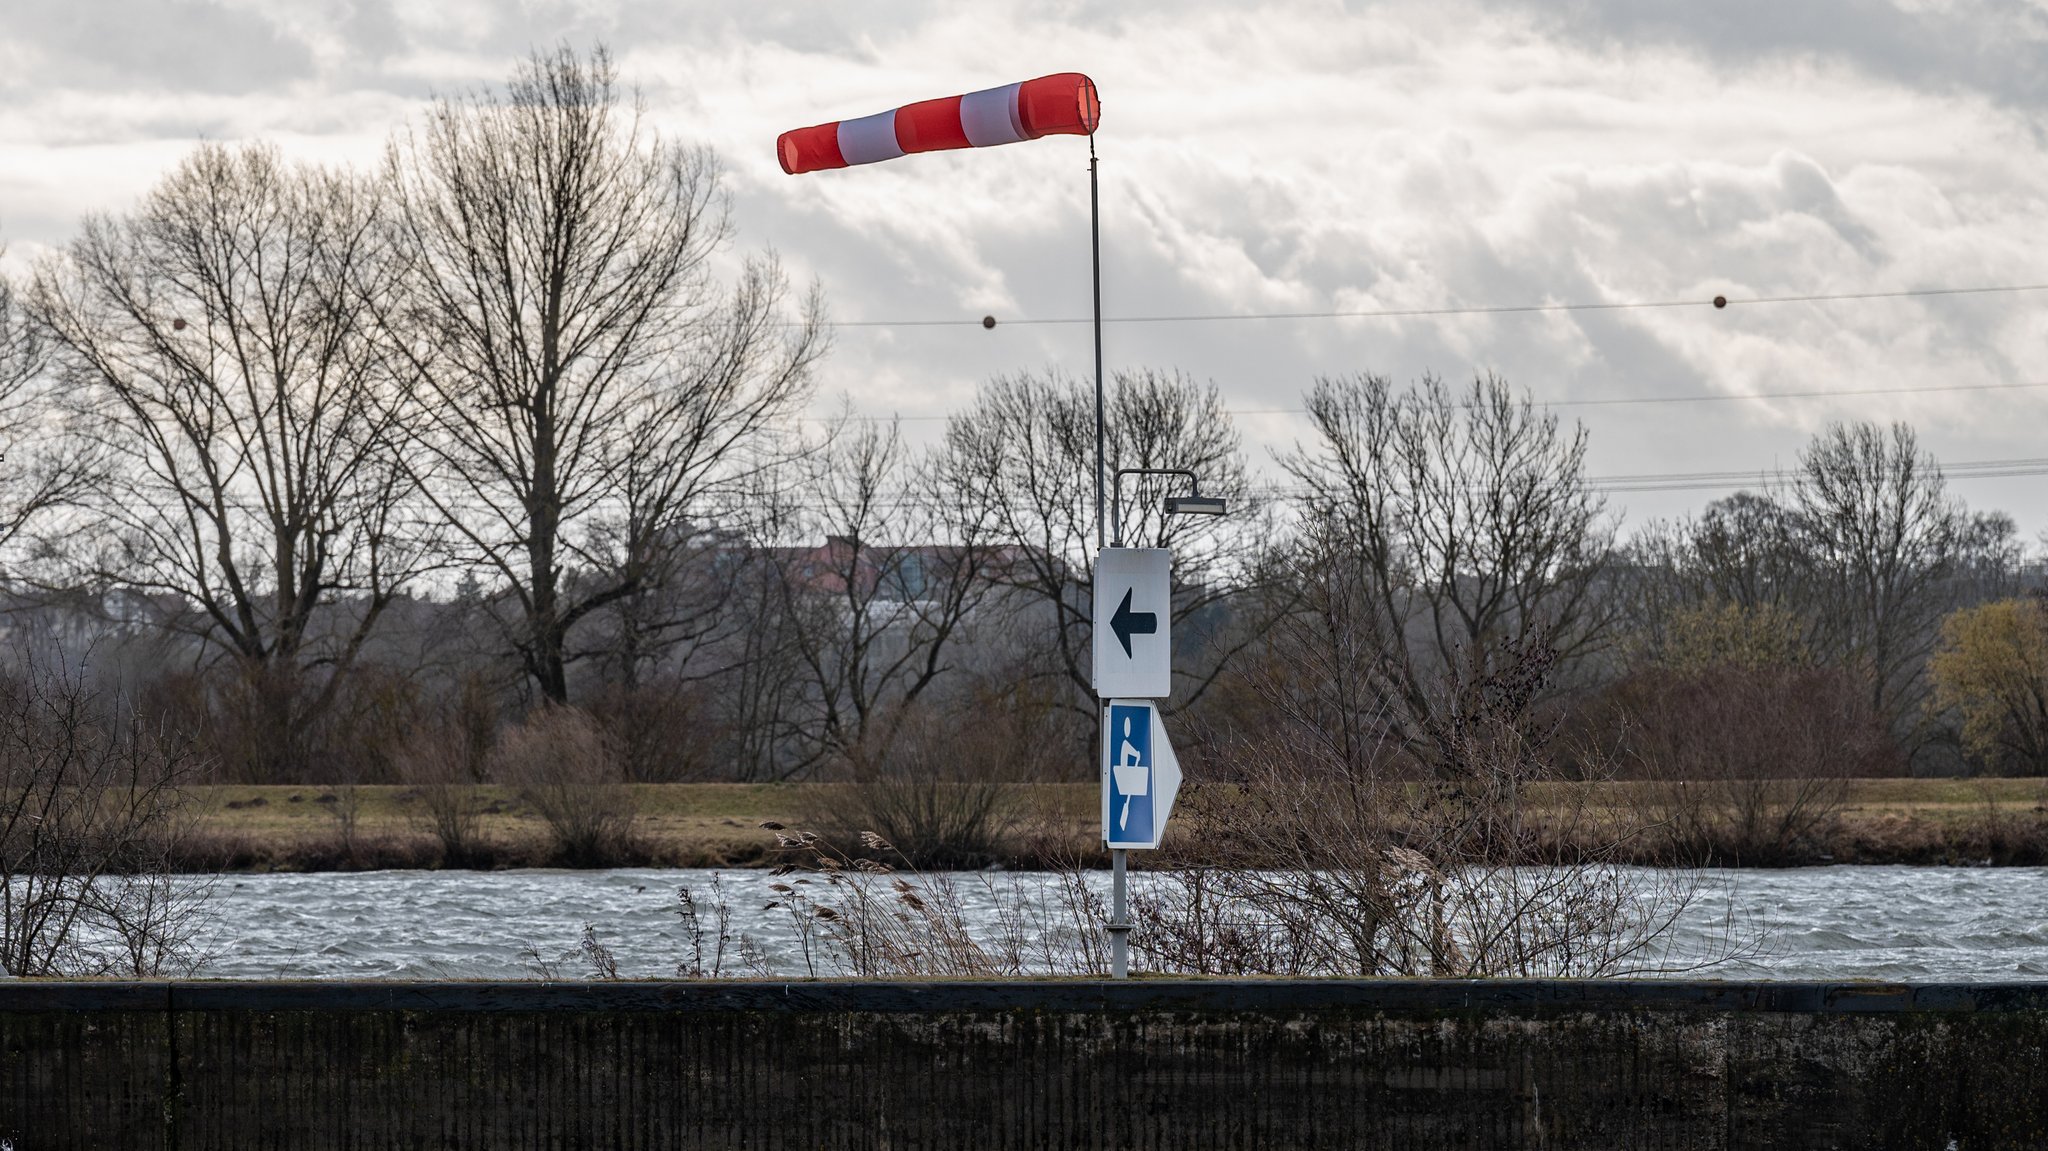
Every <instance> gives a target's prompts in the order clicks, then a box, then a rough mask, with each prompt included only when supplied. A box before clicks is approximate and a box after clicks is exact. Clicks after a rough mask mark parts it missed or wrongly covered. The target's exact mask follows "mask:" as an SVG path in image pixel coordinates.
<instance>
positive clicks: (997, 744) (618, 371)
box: [0, 50, 2048, 834]
mask: <svg viewBox="0 0 2048 1151" xmlns="http://www.w3.org/2000/svg"><path fill="white" fill-rule="evenodd" d="M727 195H728V193H727V190H726V188H725V185H724V183H723V181H722V179H721V176H720V173H719V168H718V166H717V163H716V161H715V159H714V158H713V157H712V156H710V155H708V154H706V153H704V152H702V151H696V150H692V149H689V148H686V147H683V146H681V145H679V144H676V143H674V142H672V141H667V140H664V139H661V138H659V137H658V136H656V135H655V134H654V133H653V132H652V131H651V129H649V128H648V127H647V126H646V125H645V124H644V123H643V122H642V121H641V119H640V117H639V115H638V112H637V108H636V107H635V105H634V104H633V103H632V102H631V101H630V100H628V99H625V98H624V97H622V95H621V92H620V90H619V87H618V82H617V80H616V78H615V76H614V74H613V70H612V67H611V64H610V61H609V59H608V58H607V57H606V56H605V55H604V53H603V52H602V51H599V52H597V53H595V54H593V55H590V56H588V57H583V56H578V55H576V54H574V53H571V52H568V51H566V50H564V51H561V52H558V53H555V54H552V55H546V56H536V57H535V58H533V59H532V60H530V61H529V62H527V64H526V65H525V66H523V67H522V68H521V69H520V70H519V71H518V72H517V73H516V75H515V76H514V77H513V79H512V80H511V82H510V83H509V84H508V85H507V86H506V88H505V89H504V90H503V91H500V92H495V93H478V94H475V95H470V96H461V97H451V98H447V99H443V100H441V101H439V102H437V103H436V104H435V105H434V106H433V107H432V109H431V110H430V111H429V112H428V113H427V114H426V115H425V116H424V117H423V118H422V119H421V120H420V121H419V122H417V123H415V124H413V125H411V126H409V127H407V128H405V129H403V130H401V131H399V132H398V133H397V134H396V135H395V136H394V137H393V139H392V140H391V142H390V145H389V148H388V149H387V152H386V155H385V158H384V160H383V162H382V164H381V165H380V166H378V167H377V168H376V169H375V170H373V171H357V170H351V169H339V168H328V167H321V166H317V165H309V164H301V163H297V162H293V161H290V160H287V159H286V158H285V157H283V156H282V155H281V154H280V153H279V152H278V151H277V150H276V149H274V148H271V147H268V146H264V145H247V146H240V147H230V146H226V145H216V144H207V145H202V146H200V147H198V148H197V149H195V150H194V151H193V152H192V153H191V154H190V155H189V156H187V157H186V158H185V159H184V160H183V161H182V162H181V163H180V164H179V165H178V166H177V167H176V169H175V170H173V171H172V172H171V173H170V174H169V175H168V176H166V177H165V179H164V180H163V181H162V182H161V183H160V184H159V185H158V186H157V187H156V188H155V189H154V190H153V191H152V192H151V193H150V194H149V195H148V196H147V197H145V198H144V200H143V201H142V202H141V203H140V204H139V205H138V206H137V207H136V208H135V209H134V210H132V211H131V212H128V213H125V214H120V215H111V216H96V217H92V218H90V219H88V220H87V221H86V223H85V224H84V225H83V227H82V228H81V230H80V233H79V235H78V236H77V237H76V238H75V239H74V240H73V241H72V242H71V243H70V244H69V246H68V247H66V248H65V249H64V250H63V251H61V252H59V253H56V254H54V255H53V256H51V257H50V258H47V259H44V260H42V261H40V262H38V263H37V264H36V265H35V267H34V268H33V270H32V272H31V273H30V274H29V275H28V276H27V277H26V279H25V280H24V281H23V282H21V283H19V284H13V285H6V286H5V287H0V292H4V294H0V421H4V426H0V435H4V437H5V441H6V444H7V450H6V457H5V464H4V468H5V473H4V476H0V499H4V501H5V507H4V509H0V546H4V547H5V548H6V550H7V554H8V556H9V559H8V565H7V570H6V587H5V593H6V595H7V597H8V600H9V604H8V606H9V609H10V610H9V612H8V614H7V615H6V617H5V620H6V626H7V628H8V629H9V632H10V636H11V639H12V641H13V643H12V647H13V650H14V651H15V652H16V653H17V659H19V660H21V661H25V663H26V664H37V665H40V666H43V667H46V668H47V667H52V666H61V667H66V668H72V669H77V668H85V669H88V670H89V673H90V676H91V678H92V679H93V680H94V681H95V682H96V683H98V684H100V685H101V686H102V688H103V689H106V688H111V689H113V690H112V691H111V692H103V696H102V698H107V699H114V698H118V699H119V700H120V701H121V703H120V705H119V706H121V707H123V708H126V709H129V710H131V711H132V712H134V713H135V714H139V715H142V716H146V717H150V718H151V719H152V720H154V721H159V722H161V723H162V724H163V725H165V727H166V728H167V729H170V730H175V731H177V732H180V733H184V734H186V735H188V736H189V737H190V738H191V739H193V740H195V741H196V743H197V746H198V748H199V750H200V751H201V752H202V753H203V755H204V759H205V762H207V763H208V764H210V765H211V766H210V769H209V770H210V771H211V772H212V773H213V776H214V778H217V779H219V780H223V781H235V782H312V783H333V782H344V783H345V782H357V783H370V782H412V783H420V784H430V785H438V784H447V783H453V782H460V781H466V780H473V781H481V780H486V779H493V778H498V779H505V778H507V777H508V776H509V775H511V774H519V773H522V772H524V773H528V774H531V773H532V772H534V771H536V770H540V769H538V768H535V767H534V766H533V765H536V764H539V765H542V766H543V767H551V769H552V770H555V771H557V772H566V771H573V772H576V773H580V774H581V775H582V776H583V777H586V778H588V779H589V780H591V781H598V780H642V781H678V780H710V779H717V780H785V779H817V778H845V777H849V776H851V777H868V778H873V777H877V776H888V775H892V774H895V775H905V776H914V777H917V778H928V779H947V778H951V779H976V778H1002V779H1074V778H1085V777H1087V776H1089V775H1090V774H1091V773H1092V771H1093V767H1092V762H1093V753H1092V750H1091V747H1090V740H1091V739H1092V724H1093V719H1092V703H1091V697H1090V695H1089V693H1088V685H1087V669H1088V663H1089V645H1090V642H1091V636H1090V631H1089V611H1090V606H1089V605H1090V586H1089V563H1090V556H1091V555H1092V552H1093V550H1094V536H1095V531H1096V515H1097V509H1096V508H1095V506H1094V469H1093V452H1094V445H1095V436H1094V400H1093V395H1092V388H1091V387H1090V385H1089V384H1088V382H1087V381H1082V380H1076V379H1072V378H1067V377H1063V376H1061V375H1059V374H1058V373H1053V372H1039V373H1028V372H1027V373H1020V374H1016V375H1012V376H1007V377H1002V378H998V379H995V380H991V381H989V382H987V383H986V384H984V385H983V386H982V388H981V389H980V391H979V393H978V395H977V398H976V399H975V401H974V403H973V404H972V405H970V406H969V407H968V408H967V409H966V410H964V411H961V412H959V413H956V414H955V415H953V416H952V417H950V418H949V419H948V421H947V424H946V427H945V430H944V433H943V435H942V436H940V437H938V439H937V440H936V441H935V442H933V443H931V444H930V445H927V446H913V445H910V444H908V443H906V442H905V441H904V439H903V438H902V436H901V435H900V433H899V431H898V429H897V428H896V427H895V426H894V425H892V424H889V423H886V422H875V421H869V420H863V419H858V418H854V417H851V416H848V417H845V418H842V419H840V420H838V421H835V422H833V423H831V424H830V425H829V426H826V427H823V428H819V427H817V426H816V425H811V424H807V423H805V421H804V419H803V416H804V413H805V412H807V411H808V410H809V408H810V404H811V402H812V400H813V398H814V397H813V391H814V373H815V370H816V368H817V365H818V363H819V361H820V358H821V357H822V356H823V355H824V354H825V353H826V351H827V340H826V336H825V333H826V328H825V326H824V325H823V322H822V317H823V302H822V300H821V299H820V298H819V296H818V294H817V293H816V292H815V291H812V292H810V293H808V294H805V293H800V292H792V291H791V289H790V288H789V287H788V285H787V283H786V280H785V277H784V276H783V275H782V273H781V272H780V270H779V269H778V267H777V266H776V264H775V262H774V260H773V259H772V258H771V257H767V256H740V255H736V254H735V253H734V252H733V249H732V244H731V240H732V236H731V228H730V224H729V220H728V217H727ZM1307 408H1308V413H1309V423H1310V429H1311V430H1310V432H1309V434H1308V435H1307V436H1306V437H1305V439H1304V440H1303V441H1302V443H1301V445H1300V446H1299V447H1297V448H1296V449H1294V450H1293V451H1291V452H1288V453H1286V454H1284V455H1283V456H1281V457H1280V458H1279V459H1278V460H1277V461H1276V464H1277V472H1276V475H1277V481H1276V482H1255V481H1254V479H1253V475H1254V468H1253V465H1252V462H1251V461H1250V460H1249V459H1248V457H1247V453H1246V451H1245V449H1244V447H1243V445H1242V442H1241V439H1240V437H1239V435H1238V433H1237V432H1236V430H1235V429H1234V427H1233V425H1232V421H1231V417H1230V415H1229V413H1228V412H1227V411H1226V410H1225V409H1224V407H1223V405H1222V402H1221V399H1220V396H1219V394H1218V392H1217V391H1216V389H1215V388H1214V387H1213V386H1209V385H1204V384H1201V383H1199V382H1197V381H1195V380H1193V379H1191V378H1189V377H1187V376H1185V375H1182V374H1179V373H1176V372H1172V371H1166V370H1137V371H1129V372H1124V373H1119V374H1118V375H1117V376H1116V377H1115V378H1114V380H1113V381H1112V382H1111V386H1110V388H1109V410H1108V434H1109V441H1108V447H1107V450H1108V457H1109V466H1110V467H1111V468H1112V469H1114V468H1119V467H1151V468H1181V469H1188V470H1192V471H1194V472H1196V473H1197V474H1199V475H1200V477H1201V482H1202V487H1203V490H1204V491H1205V492H1206V493H1214V494H1217V495H1221V496H1223V497H1225V498H1226V499H1228V500H1229V501H1230V505H1231V513H1230V515H1228V516H1226V517H1224V518H1221V519H1210V518H1202V517H1169V516H1166V515H1164V514H1163V513H1162V510H1161V500H1162V497H1163V496H1165V495H1168V494H1176V493H1177V489H1174V488H1172V487H1171V486H1169V485H1167V484H1165V483H1163V482H1158V481H1155V480H1153V479H1149V478H1148V479H1146V480H1144V481H1142V482H1138V483H1133V484H1128V485H1126V488H1125V491H1124V493H1123V497H1124V498H1123V500H1122V504H1121V510H1122V516H1121V519H1122V532H1123V535H1124V537H1125V539H1126V540H1127V541H1128V542H1132V543H1138V544H1143V545H1146V546H1161V547H1170V548H1172V549H1173V550H1174V554H1175V580H1176V589H1177V590H1176V599H1177V603H1176V621H1175V639H1176V647H1177V653H1176V658H1177V660H1178V668H1177V673H1178V677H1179V678H1178V688H1177V692H1176V695H1175V697H1174V699H1173V701H1172V703H1173V707H1174V709H1175V711H1176V713H1177V717H1178V718H1177V720H1176V722H1177V724H1178V726H1179V730H1180V731H1182V732H1184V733H1185V737H1186V740H1187V742H1188V744H1189V747H1190V752H1191V754H1192V755H1194V756H1196V757H1197V758H1201V757H1204V756H1206V757H1207V763H1208V767H1209V769H1210V770H1211V772H1212V774H1213V775H1215V776H1216V777H1227V776H1228V775H1229V773H1230V772H1231V771H1232V770H1233V764H1236V763H1238V762H1240V761H1243V760H1246V759H1248V758H1256V755H1255V754H1254V752H1255V750H1256V749H1258V748H1264V749H1266V750H1268V751H1270V750H1272V748H1274V747H1276V746H1279V743H1276V742H1275V741H1281V742H1285V743H1286V745H1287V746H1288V747H1290V748H1292V749H1293V750H1292V751H1291V752H1290V754H1300V755H1306V756H1310V757H1311V758H1316V759H1317V760H1318V762H1321V763H1324V764H1325V765H1326V766H1328V767H1330V768H1332V769H1333V770H1336V771H1339V772H1343V773H1349V774H1351V775H1353V776H1354V777H1364V776H1384V775H1386V774H1387V773H1389V772H1391V773H1393V774H1394V775H1395V776H1398V777H1401V778H1411V779H1417V778H1431V777H1436V778H1443V779H1452V778H1464V777H1468V776H1469V774H1470V765H1471V764H1472V763H1473V762H1476V761H1477V760H1482V759H1483V760H1487V761H1488V762H1495V761H1500V756H1498V755H1495V754H1493V752H1497V751H1498V750H1499V749H1500V748H1501V747H1502V746H1503V741H1507V742H1509V743H1512V745H1513V748H1514V750H1513V753H1512V754H1511V755H1509V756H1507V760H1509V761H1517V762H1519V760H1520V759H1524V758H1529V757H1536V758H1540V759H1541V761H1542V762H1543V763H1544V764H1546V765H1548V767H1547V768H1546V772H1548V773H1550V774H1554V773H1555V772H1557V771H1562V772H1563V773H1565V774H1571V773H1580V774H1586V775H1594V774H1600V775H1611V774H1621V775H1647V776H1656V777H1665V778H1669V777H1674V776H1683V777H1686V778H1701V777H1713V778H1744V779H1758V778H1777V777H1786V776H1801V775H1823V776H1829V777H1837V776H1842V775H1851V774H1885V773H1903V772H1908V771H1913V772H1923V773H1957V772H1965V771H1999V772H2035V773H2038V772H2042V771H2044V770H2048V715H2044V709H2043V705H2042V704H2040V702H2039V701H2040V700H2041V699H2042V698H2044V697H2048V621H2044V618H2043V616H2042V613H2041V610H2040V608H2039V607H2038V606H2037V605H2036V604H2035V601H2033V600H2030V599H2025V598H2022V593H2023V592H2024V591H2025V590H2026V587H2027V584H2028V581H2027V572H2028V568H2027V567H2026V564H2025V555H2024V549H2023V548H2022V546H2021V545H2020V543H2019V542H2018V540H2017V539H2016V538H2015V531H2014V526H2013V523H2012V521H2011V520H2010V519H2008V518H2006V517H2004V516H2000V515H1996V514H1984V513H1973V512H1970V511H1969V510H1967V509H1966V508H1965V507H1964V506H1963V505H1962V503H1961V502H1960V501H1959V500H1957V499H1956V498H1955V497H1954V496H1953V495H1952V494H1951V493H1950V492H1949V491H1948V490H1947V488H1946V486H1945V484H1944V481H1943V479H1942V476H1941V473H1940V469H1939V467H1938V466H1937V464H1936V462H1935V461H1934V460H1933V459H1932V458H1931V457H1930V456H1928V455H1927V454H1926V453H1925V452H1923V451H1922V450H1921V449H1920V448H1919V447H1918V446H1917V444H1916V442H1915V440H1914V437H1913V435H1912V433H1911V431H1910V430H1909V429H1907V428H1905V427H1903V426H1891V427H1881V426H1876V425H1870V424H1845V425H1838V426H1834V427H1831V428H1829V429H1827V430H1826V431H1824V432H1823V433H1821V434H1820V435H1819V436H1817V437H1815V439H1814V440H1813V442H1812V443H1811V444H1810V445H1809V446H1808V448H1807V450H1806V451H1805V452H1804V453H1803V454H1802V456H1801V458H1800V461H1799V465H1798V467H1797V469H1796V470H1795V471H1794V472H1793V473H1791V474H1789V475H1788V476H1787V477H1786V478H1785V479H1784V481H1783V482H1782V484H1780V485H1778V486H1777V487H1775V488H1774V489H1772V490H1769V491H1765V492H1760V493H1745V494H1740V495H1736V496H1733V497H1730V498H1728V499H1724V500H1721V501H1719V502H1716V503H1714V504H1712V505H1711V506H1709V508H1708V509H1707V510H1706V511H1705V512H1704V513H1702V514H1701V515H1700V516H1698V517H1696V518H1694V519H1690V520H1686V521H1682V522H1678V523H1673V524H1658V525H1652V526H1649V527H1647V528H1643V529H1640V530H1637V531H1634V532H1633V533H1632V534H1629V535H1627V536H1625V537H1624V536H1623V535H1621V534H1620V529H1619V527H1618V526H1617V517H1616V516H1615V515H1614V514H1613V513H1612V511H1611V510H1610V509H1609V508H1608V507H1607V506H1606V504H1605V503H1604V501H1603V498H1602V496H1601V495H1600V494H1599V492H1598V491H1597V490H1595V489H1594V488H1593V487H1592V486H1590V484H1589V481H1588V478H1587V475H1586V470H1585V453H1586V433H1585V431H1584V429H1583V428H1580V427H1577V426H1566V425H1563V424H1560V422H1559V421H1558V420H1557V418H1556V417H1555V416H1554V415H1552V414H1549V413H1548V412H1547V411H1545V410H1544V409H1541V408H1538V407H1536V406H1534V405H1533V404H1532V403H1531V402H1530V401H1529V400H1528V399H1527V398H1526V397H1523V396H1521V395H1519V394H1518V393H1517V392H1516V391H1514V389H1512V388H1511V387H1510V386H1509V384H1508V383H1506V382H1505V381H1502V380H1499V379H1493V378H1486V379H1481V380H1478V381H1475V382H1474V383H1472V384H1471V385H1470V386H1465V387H1453V386H1450V385H1447V384H1445V383H1443V382H1440V381H1436V380H1430V379H1425V380H1423V381H1420V382H1418V383H1415V384H1413V385H1410V386H1406V387H1400V386H1396V385H1394V384H1392V383H1390V382H1389V381H1387V380H1385V379H1383V378H1380V377H1377V376H1371V375H1356V376H1345V377H1333V378H1329V379H1324V380H1320V381H1317V382H1315V383H1314V385H1313V386H1312V388H1311V389H1310V391H1309V393H1308V395H1307ZM18 670H19V671H20V672H21V674H27V670H26V668H23V669H18ZM2028 677H2031V679H2029V678H2028ZM1290 741H1291V742H1290ZM1482 743H1483V744H1484V745H1485V746H1486V747H1487V748H1489V749H1491V750H1490V751H1489V754H1488V755H1484V756H1479V755H1475V752H1474V748H1475V747H1477V746H1479V745H1480V744H1482ZM520 765H524V766H520ZM1539 774H1540V773H1539ZM1509 777H1513V778H1520V776H1518V775H1516V774H1515V772H1513V771H1510V772H1508V774H1507V776H1503V777H1502V778H1509ZM1468 782H1469V780H1468ZM1461 834H1463V833H1461Z"/></svg>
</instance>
